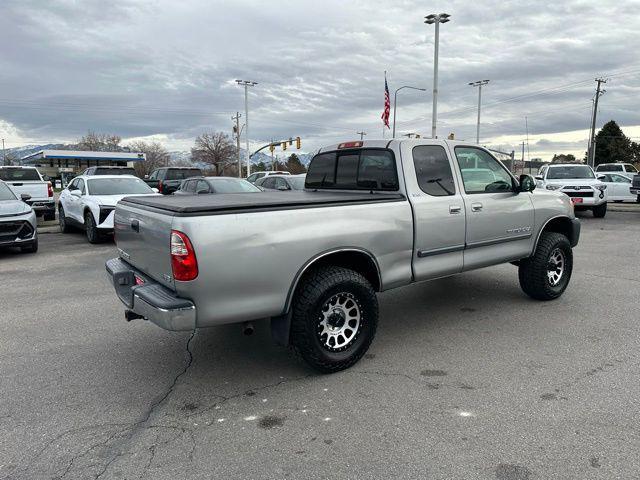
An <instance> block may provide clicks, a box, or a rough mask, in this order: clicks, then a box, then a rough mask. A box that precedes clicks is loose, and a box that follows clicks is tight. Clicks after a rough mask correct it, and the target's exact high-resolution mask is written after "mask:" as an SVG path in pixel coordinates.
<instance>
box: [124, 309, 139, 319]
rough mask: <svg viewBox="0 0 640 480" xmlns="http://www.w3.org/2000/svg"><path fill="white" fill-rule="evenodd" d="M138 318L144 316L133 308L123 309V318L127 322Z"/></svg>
mask: <svg viewBox="0 0 640 480" xmlns="http://www.w3.org/2000/svg"><path fill="white" fill-rule="evenodd" d="M138 318H144V317H143V316H142V315H140V314H138V313H136V312H134V311H133V310H125V311H124V319H125V320H126V321H127V322H130V321H131V320H137V319H138Z"/></svg>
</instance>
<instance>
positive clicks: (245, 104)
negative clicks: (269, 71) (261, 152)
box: [236, 80, 258, 177]
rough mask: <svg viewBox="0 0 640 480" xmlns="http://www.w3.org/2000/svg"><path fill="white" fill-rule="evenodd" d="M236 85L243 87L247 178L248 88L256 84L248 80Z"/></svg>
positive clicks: (248, 157) (248, 173)
mask: <svg viewBox="0 0 640 480" xmlns="http://www.w3.org/2000/svg"><path fill="white" fill-rule="evenodd" d="M236 83H237V84H238V85H244V129H245V130H244V135H245V142H246V143H245V145H246V149H247V152H246V154H247V177H248V176H249V175H251V157H250V152H249V89H248V88H249V87H253V86H254V85H258V82H252V81H250V80H236Z"/></svg>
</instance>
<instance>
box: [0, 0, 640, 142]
mask: <svg viewBox="0 0 640 480" xmlns="http://www.w3.org/2000/svg"><path fill="white" fill-rule="evenodd" d="M638 7H640V2H638V1H625V2H613V1H602V2H599V3H597V4H595V3H594V2H584V1H575V0H573V1H571V0H570V1H567V2H535V7H534V6H532V4H531V2H525V1H513V2H497V1H496V2H493V1H492V2H487V1H478V2H474V3H473V4H470V3H469V2H463V1H462V0H458V1H453V2H447V3H446V4H445V3H444V2H441V3H439V4H436V5H435V6H430V7H428V9H429V10H427V9H426V8H427V7H425V6H424V4H423V2H418V1H408V0H407V1H396V2H392V3H391V4H390V2H383V1H364V0H358V1H352V2H340V1H334V0H330V1H325V2H308V1H304V2H303V1H298V2H295V1H287V2H277V3H273V4H270V5H269V8H266V7H265V4H264V3H263V2H258V1H249V0H247V1H239V2H233V3H231V2H225V1H214V2H211V1H205V0H198V1H189V2H175V1H168V0H154V1H151V0H148V1H147V0H140V1H133V0H112V1H111V2H102V1H98V0H85V1H83V2H75V1H71V0H55V1H51V0H49V1H36V0H31V1H19V0H10V1H8V2H5V5H4V9H3V10H4V11H3V16H2V17H0V40H1V41H2V42H3V45H5V48H4V51H3V56H2V57H1V58H0V84H1V85H2V89H1V91H0V92H1V93H0V119H2V120H4V121H6V122H10V123H11V124H13V125H14V126H15V127H16V128H17V129H18V130H19V131H20V132H22V133H23V135H24V136H25V137H27V138H34V139H38V140H41V141H47V140H50V139H74V138H76V137H78V136H80V135H82V134H83V133H85V132H86V131H87V130H88V129H92V130H97V131H109V132H114V133H118V134H120V135H122V136H123V137H136V136H146V135H152V134H165V135H168V136H169V137H170V138H174V139H189V138H192V137H194V136H195V135H197V134H199V133H201V132H203V131H205V130H211V129H224V130H229V129H230V125H231V121H230V116H231V114H232V112H235V111H236V110H240V111H242V110H243V106H244V104H243V96H242V90H241V89H240V88H239V87H237V86H236V85H235V84H234V83H233V80H234V79H235V78H246V79H250V80H255V81H257V82H259V85H258V86H256V87H254V88H253V89H252V92H251V97H250V103H251V118H250V120H251V137H252V140H254V141H256V142H257V141H260V140H269V139H271V138H279V137H288V136H290V135H301V136H302V137H304V138H305V146H307V147H315V146H319V145H320V144H322V143H325V142H334V141H336V140H338V139H344V138H352V137H354V136H355V132H356V131H357V130H360V129H364V130H366V131H367V132H368V133H369V138H372V137H379V136H380V135H381V131H382V129H381V123H380V120H379V116H380V113H381V110H382V93H383V92H382V88H383V71H384V70H387V71H388V76H389V85H390V89H391V90H392V95H393V90H394V89H395V88H397V87H398V86H401V85H404V84H409V85H418V86H422V87H426V88H428V89H429V90H430V89H431V88H432V84H431V81H432V56H433V27H432V26H428V25H424V24H423V23H422V17H423V16H424V15H426V14H428V13H431V10H433V11H434V12H437V11H440V10H442V9H445V11H447V12H448V13H450V14H451V15H452V21H451V22H450V23H447V24H445V25H443V26H442V28H441V62H440V93H441V96H440V102H439V112H440V122H439V133H440V134H441V135H444V134H447V133H449V132H455V133H456V136H457V137H458V138H468V139H473V138H474V137H475V104H476V95H477V90H475V89H472V88H471V87H469V86H467V83H468V82H469V81H473V80H477V79H480V78H490V79H491V83H490V84H489V86H488V87H487V88H486V89H484V90H483V92H484V95H483V98H484V104H485V108H484V109H483V125H482V137H483V139H484V140H485V141H488V142H491V141H492V139H493V138H497V137H501V136H521V137H524V134H525V131H524V117H525V116H527V118H528V124H529V133H530V134H531V135H546V134H549V135H551V134H554V133H558V132H567V131H574V130H580V129H585V128H587V126H588V119H589V112H590V105H591V98H592V96H593V90H594V82H593V78H594V77H595V76H596V75H610V81H609V83H608V84H607V87H606V88H607V93H606V95H605V96H604V97H603V99H602V108H601V110H600V113H601V115H600V120H601V121H600V122H599V123H600V124H602V123H603V122H604V121H606V120H609V119H610V118H615V119H616V120H617V121H619V123H621V124H622V125H623V126H625V125H629V126H630V125H640V113H638V109H637V108H636V107H635V103H636V99H637V98H638V94H639V93H640V63H638V58H637V53H636V52H637V51H638V49H639V47H640V37H639V36H638V35H637V26H638V25H637V21H636V20H635V18H636V16H635V12H636V11H637V8H638ZM532 92H537V94H536V95H532ZM514 97H515V98H514ZM398 103H399V110H398V113H399V124H398V128H399V130H400V131H401V133H402V132H407V131H419V132H422V133H424V134H427V133H429V132H430V122H431V94H430V93H420V92H412V91H407V90H405V91H403V92H401V93H400V94H399V102H398ZM576 142H578V139H577V140H576ZM569 143H571V142H569ZM579 145H580V144H579V143H576V148H582V147H579ZM511 147H512V148H517V146H515V145H512V146H511ZM532 147H533V148H540V149H542V148H546V149H551V148H555V147H556V146H555V145H553V144H540V145H538V144H533V145H532ZM558 148H571V147H570V146H569V145H558Z"/></svg>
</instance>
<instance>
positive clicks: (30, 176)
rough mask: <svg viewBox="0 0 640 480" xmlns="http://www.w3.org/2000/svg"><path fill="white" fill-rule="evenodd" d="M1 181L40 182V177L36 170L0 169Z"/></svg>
mask: <svg viewBox="0 0 640 480" xmlns="http://www.w3.org/2000/svg"><path fill="white" fill-rule="evenodd" d="M0 180H7V181H12V182H16V181H17V182H20V181H23V180H29V181H31V180H36V181H38V182H39V181H40V175H38V171H37V170H36V169H35V168H0Z"/></svg>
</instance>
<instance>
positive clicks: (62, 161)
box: [20, 150, 146, 184]
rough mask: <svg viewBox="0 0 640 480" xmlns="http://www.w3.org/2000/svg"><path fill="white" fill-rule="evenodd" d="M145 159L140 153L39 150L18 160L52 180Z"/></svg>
mask: <svg viewBox="0 0 640 480" xmlns="http://www.w3.org/2000/svg"><path fill="white" fill-rule="evenodd" d="M145 159H146V157H145V154H144V153H140V152H91V151H81V150H40V151H39V152H35V153H32V154H31V155H27V156H26V157H23V158H22V159H21V160H20V163H21V164H22V165H32V166H34V167H38V170H39V171H40V173H41V174H42V175H46V176H47V177H49V178H50V179H52V180H61V181H62V183H63V184H66V183H67V181H68V179H70V178H73V177H75V176H76V175H78V174H80V173H82V171H83V170H84V169H85V168H88V167H93V166H129V167H132V166H134V164H135V163H136V162H141V161H144V160H145Z"/></svg>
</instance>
